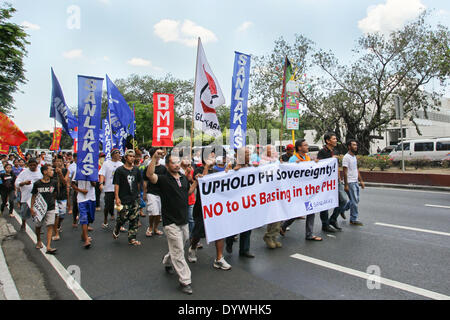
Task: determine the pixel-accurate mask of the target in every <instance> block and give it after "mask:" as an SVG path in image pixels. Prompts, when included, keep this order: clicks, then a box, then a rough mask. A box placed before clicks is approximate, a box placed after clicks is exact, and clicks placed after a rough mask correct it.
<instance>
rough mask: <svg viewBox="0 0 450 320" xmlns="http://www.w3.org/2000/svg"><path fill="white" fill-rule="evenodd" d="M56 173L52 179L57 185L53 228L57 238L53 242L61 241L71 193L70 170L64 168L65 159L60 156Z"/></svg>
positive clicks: (57, 158)
mask: <svg viewBox="0 0 450 320" xmlns="http://www.w3.org/2000/svg"><path fill="white" fill-rule="evenodd" d="M54 169H55V173H56V176H54V177H53V178H52V179H53V181H55V183H56V209H57V210H56V218H55V225H54V226H53V233H54V234H55V236H54V237H53V238H52V240H53V241H57V240H59V239H60V235H59V232H60V230H61V224H62V222H63V220H64V218H65V216H66V212H67V208H68V206H69V205H68V202H67V198H68V195H69V191H70V183H68V179H69V170H67V169H66V168H64V158H63V156H61V155H58V156H57V157H56V160H55V168H54Z"/></svg>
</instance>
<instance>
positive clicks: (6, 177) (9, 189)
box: [0, 163, 16, 217]
mask: <svg viewBox="0 0 450 320" xmlns="http://www.w3.org/2000/svg"><path fill="white" fill-rule="evenodd" d="M4 169H5V173H2V174H0V179H1V181H2V184H1V185H0V193H1V196H2V206H1V210H0V214H3V210H5V207H6V203H7V201H9V216H10V217H12V216H13V214H12V213H13V209H14V198H15V187H14V183H15V182H16V175H15V174H14V172H13V171H12V166H11V164H9V163H7V164H6V165H5V167H4Z"/></svg>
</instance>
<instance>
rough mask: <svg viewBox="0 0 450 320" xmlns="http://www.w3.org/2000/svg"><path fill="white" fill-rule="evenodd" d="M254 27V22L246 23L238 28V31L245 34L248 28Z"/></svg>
mask: <svg viewBox="0 0 450 320" xmlns="http://www.w3.org/2000/svg"><path fill="white" fill-rule="evenodd" d="M252 25H253V22H251V21H245V22H244V23H243V24H241V25H240V26H239V27H238V28H237V31H238V32H244V31H245V30H247V29H248V28H250V27H251V26H252Z"/></svg>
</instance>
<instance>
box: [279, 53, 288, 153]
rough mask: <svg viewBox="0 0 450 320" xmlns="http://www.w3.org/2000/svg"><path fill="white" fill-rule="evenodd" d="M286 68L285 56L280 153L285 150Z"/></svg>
mask: <svg viewBox="0 0 450 320" xmlns="http://www.w3.org/2000/svg"><path fill="white" fill-rule="evenodd" d="M286 68H287V57H286V56H285V57H284V71H283V80H282V81H283V83H282V85H283V89H284V90H283V93H284V96H283V97H282V98H283V103H282V106H281V107H282V108H283V112H282V116H281V135H280V153H281V152H282V151H283V142H282V141H283V133H284V112H285V109H286V87H285V83H286Z"/></svg>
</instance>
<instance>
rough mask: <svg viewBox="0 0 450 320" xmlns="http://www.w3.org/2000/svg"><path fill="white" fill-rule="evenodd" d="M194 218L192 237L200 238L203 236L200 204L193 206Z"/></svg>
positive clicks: (203, 226) (203, 227) (203, 225)
mask: <svg viewBox="0 0 450 320" xmlns="http://www.w3.org/2000/svg"><path fill="white" fill-rule="evenodd" d="M192 216H193V218H194V229H192V238H195V239H201V238H205V224H204V223H203V213H202V209H201V208H200V206H198V207H197V206H194V212H193V214H192Z"/></svg>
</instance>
